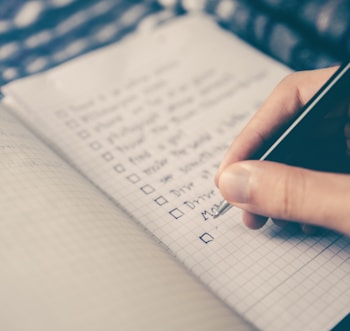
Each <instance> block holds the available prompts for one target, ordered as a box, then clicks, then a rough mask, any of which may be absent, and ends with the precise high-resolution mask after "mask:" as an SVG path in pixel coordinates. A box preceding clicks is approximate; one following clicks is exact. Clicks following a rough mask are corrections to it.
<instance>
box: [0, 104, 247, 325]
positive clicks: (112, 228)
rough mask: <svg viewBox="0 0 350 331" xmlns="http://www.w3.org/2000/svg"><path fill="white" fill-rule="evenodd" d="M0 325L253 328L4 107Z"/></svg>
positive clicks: (0, 119) (0, 123) (0, 120)
mask: <svg viewBox="0 0 350 331" xmlns="http://www.w3.org/2000/svg"><path fill="white" fill-rule="evenodd" d="M0 155H1V157H0V186H1V190H0V210H1V217H0V265H1V273H0V329H1V330H12V331H23V330H26V331H47V330H51V331H61V330H66V331H73V330H74V331H83V330H84V331H96V330H104V331H115V330H125V331H139V330H156V331H163V330H171V331H177V330H186V331H193V330H195V331H203V330H206V331H211V330H226V331H229V330H232V329H235V330H239V331H253V328H252V327H251V326H250V325H248V324H247V323H246V322H245V321H244V320H242V319H241V318H239V317H238V315H237V314H235V313H233V312H232V311H231V310H229V309H228V307H227V306H224V305H223V304H222V302H220V301H219V300H218V299H217V298H215V297H214V296H213V295H212V293H210V292H209V291H208V290H206V289H205V288H204V287H203V286H201V284H199V283H198V282H196V281H195V280H194V278H193V277H192V276H190V274H189V273H188V272H187V271H186V270H185V269H184V268H183V266H181V265H180V264H178V263H177V262H176V261H175V259H172V258H170V257H169V254H168V253H167V252H166V251H165V250H164V249H163V248H160V247H159V245H157V244H156V243H155V242H154V240H152V239H151V238H150V236H149V234H146V233H145V232H144V231H143V230H142V229H140V227H138V226H137V225H136V224H135V223H133V222H129V218H128V217H127V216H126V215H125V214H124V213H122V212H120V211H119V210H118V209H116V208H115V206H114V205H113V204H112V203H111V202H110V201H108V200H107V199H105V197H104V196H103V195H101V194H100V192H99V191H98V190H96V188H94V187H93V186H91V185H90V183H88V182H87V181H86V180H85V179H84V178H82V177H81V176H80V175H79V174H77V173H76V172H75V171H73V170H72V168H71V167H70V166H68V165H67V164H66V163H65V162H63V161H62V160H61V159H60V158H58V157H57V156H56V155H55V154H53V153H52V152H50V151H49V150H48V149H47V147H46V146H44V145H43V144H42V143H40V141H38V140H37V138H36V137H35V136H34V135H33V134H31V132H29V131H28V130H26V129H25V128H24V127H23V126H22V125H21V124H20V123H19V122H18V120H16V118H14V117H13V116H11V114H9V113H8V112H7V111H6V109H3V108H2V107H1V106H0Z"/></svg>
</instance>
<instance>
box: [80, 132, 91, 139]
mask: <svg viewBox="0 0 350 331" xmlns="http://www.w3.org/2000/svg"><path fill="white" fill-rule="evenodd" d="M78 136H79V137H80V138H81V139H87V138H89V137H90V133H89V131H86V130H81V131H79V132H78Z"/></svg>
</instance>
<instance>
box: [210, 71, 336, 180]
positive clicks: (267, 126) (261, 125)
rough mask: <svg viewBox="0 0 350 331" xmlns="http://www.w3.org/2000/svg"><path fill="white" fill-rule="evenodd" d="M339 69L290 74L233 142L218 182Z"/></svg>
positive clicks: (293, 113)
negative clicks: (227, 168)
mask: <svg viewBox="0 0 350 331" xmlns="http://www.w3.org/2000/svg"><path fill="white" fill-rule="evenodd" d="M335 70H336V68H335V67H334V68H327V69H321V70H315V71H304V72H296V73H293V74H291V75H289V76H287V77H286V78H285V79H284V80H283V81H282V82H281V83H280V84H279V85H278V86H277V87H276V88H275V89H274V91H273V92H272V94H271V95H270V97H269V98H268V99H267V100H266V102H265V103H264V104H263V106H262V107H261V108H260V109H259V111H258V112H257V113H256V114H255V116H254V117H253V118H252V119H251V120H250V122H249V123H248V124H247V126H246V127H245V128H244V129H243V131H242V132H241V133H240V135H239V136H237V137H236V139H235V140H234V142H233V143H232V145H231V147H230V148H229V150H228V152H227V153H226V156H225V157H224V159H223V161H222V163H221V165H220V167H219V169H218V171H217V174H216V177H215V182H216V185H218V182H219V177H220V175H221V173H222V171H223V170H224V169H225V168H226V167H227V166H228V165H230V164H232V163H234V162H237V161H240V160H244V159H247V158H249V157H250V156H251V155H252V154H253V153H254V152H255V151H256V150H257V148H258V147H259V146H261V145H262V144H263V142H264V141H265V140H266V139H269V137H270V136H271V135H272V134H273V133H274V132H275V131H276V130H277V129H278V128H279V127H281V126H282V125H283V124H285V123H286V122H288V121H289V120H290V119H291V118H292V117H293V116H294V115H295V113H296V112H297V111H298V110H299V109H300V108H301V107H302V106H303V105H304V104H305V103H306V102H307V101H308V100H309V99H310V98H311V97H312V96H313V95H314V94H315V93H316V91H317V90H318V89H319V88H320V87H321V86H322V85H323V83H324V82H325V81H326V80H327V79H328V78H329V77H330V76H331V75H332V74H333V73H334V71H335Z"/></svg>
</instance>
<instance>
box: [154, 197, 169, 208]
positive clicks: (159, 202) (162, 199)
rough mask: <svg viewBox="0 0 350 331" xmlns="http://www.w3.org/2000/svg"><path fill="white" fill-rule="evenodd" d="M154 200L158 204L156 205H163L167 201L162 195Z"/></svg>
mask: <svg viewBox="0 0 350 331" xmlns="http://www.w3.org/2000/svg"><path fill="white" fill-rule="evenodd" d="M154 201H155V202H156V203H157V204H158V206H163V205H165V204H166V203H167V202H168V200H167V199H165V198H164V197H163V196H160V197H158V198H157V199H154Z"/></svg>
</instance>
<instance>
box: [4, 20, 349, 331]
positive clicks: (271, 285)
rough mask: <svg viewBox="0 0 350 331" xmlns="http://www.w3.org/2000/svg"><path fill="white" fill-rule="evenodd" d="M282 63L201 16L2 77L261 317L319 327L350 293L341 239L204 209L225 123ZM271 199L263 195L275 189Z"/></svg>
mask: <svg viewBox="0 0 350 331" xmlns="http://www.w3.org/2000/svg"><path fill="white" fill-rule="evenodd" d="M288 73H289V70H288V69H286V68H285V67H283V66H281V65H279V64H277V63H276V62H273V61H272V60H271V59H268V58H267V57H265V56H264V55H262V54H260V53H259V52H258V51H257V50H255V49H253V48H250V47H248V46H247V45H245V44H244V43H243V42H242V41H240V40H238V39H236V38H235V37H233V36H232V35H230V34H228V33H227V32H225V31H223V30H221V29H220V28H219V27H217V26H216V25H215V24H214V23H213V22H212V21H210V19H208V18H204V17H197V16H195V17H185V18H182V19H178V20H176V21H173V22H171V23H169V24H168V25H165V26H163V27H162V28H160V29H158V30H156V31H153V32H149V33H147V32H142V33H141V32H140V33H139V34H138V35H137V34H136V35H134V36H132V37H130V38H128V39H127V40H125V41H123V42H121V43H119V44H117V45H116V46H112V47H109V48H107V49H104V50H100V51H98V52H96V53H93V54H90V55H88V56H85V57H82V58H80V59H78V60H75V61H72V62H70V63H68V64H66V65H64V66H61V67H59V68H57V69H55V70H52V71H49V72H47V73H46V74H43V75H40V76H36V77H33V78H31V79H26V80H23V81H19V82H17V83H14V84H13V85H10V86H9V87H8V88H7V89H6V90H5V93H7V94H8V95H10V97H12V98H13V99H12V100H14V101H15V102H17V105H19V106H20V107H19V108H18V109H20V110H19V111H20V116H21V117H22V118H24V119H25V120H26V121H27V122H29V123H30V124H31V125H32V126H34V127H35V129H36V130H37V131H39V132H40V133H41V135H42V136H43V137H45V139H47V140H48V141H49V142H50V143H51V145H52V146H53V147H54V148H56V149H57V150H59V151H60V152H61V153H63V154H64V155H65V156H66V158H67V159H69V160H70V162H72V163H73V164H74V165H75V166H76V167H77V168H78V169H79V170H80V171H81V172H82V173H84V174H85V175H86V176H87V177H88V178H90V180H92V181H93V182H94V183H95V184H96V185H97V186H98V187H99V188H100V189H101V190H103V191H104V192H105V194H106V195H108V196H109V197H110V198H111V199H113V200H114V201H115V202H116V204H118V205H119V206H120V207H121V208H123V209H125V210H127V212H128V213H130V214H131V215H132V216H133V217H134V218H135V219H136V220H137V221H138V222H140V223H142V225H144V226H145V227H146V228H147V229H149V230H150V231H151V232H152V233H153V234H154V235H155V236H156V237H157V238H159V240H161V241H162V242H163V243H164V244H165V245H166V246H167V247H168V248H169V250H170V251H171V252H172V253H173V254H174V255H175V256H176V257H177V258H178V259H179V260H180V261H182V262H183V263H184V264H185V265H186V266H187V268H188V269H189V270H191V271H192V272H193V273H194V274H195V275H196V276H197V277H198V278H200V279H201V280H202V281H203V282H204V283H205V284H207V286H209V287H210V288H211V289H212V290H213V291H214V292H215V293H216V294H217V295H218V296H219V297H220V298H222V300H224V301H225V302H226V303H227V304H229V305H230V306H231V307H233V308H234V309H236V310H237V311H239V313H241V314H242V315H243V316H245V317H246V318H247V319H248V320H250V321H251V322H252V323H254V324H255V325H256V326H257V327H258V328H259V329H261V330H269V331H273V330H299V329H300V330H301V329H304V330H310V331H312V330H318V331H319V330H328V329H329V328H330V327H332V326H334V325H335V324H336V323H337V322H338V321H339V320H340V319H341V318H342V317H343V316H345V315H346V314H347V313H348V309H349V306H350V275H349V272H350V265H349V263H348V259H349V256H350V255H349V240H348V239H347V238H344V237H342V236H340V235H337V234H333V233H327V234H324V235H322V236H319V237H306V236H304V235H302V234H298V233H291V232H288V231H285V230H281V229H279V228H278V229H277V228H275V227H273V226H267V227H265V228H264V229H263V230H260V231H257V232H252V231H250V230H247V229H245V228H244V226H243V225H242V222H241V216H240V212H239V211H238V210H235V209H233V210H231V211H230V213H227V215H224V216H223V217H220V218H219V219H216V220H214V219H213V214H214V212H215V210H216V208H217V206H218V204H219V202H220V200H221V197H220V194H219V192H218V191H217V190H216V188H215V187H214V183H213V177H214V174H215V172H216V169H217V167H218V165H219V162H220V160H221V159H222V157H223V154H224V153H225V151H226V150H227V148H228V146H229V144H230V143H231V141H232V139H233V138H234V137H235V135H236V134H237V133H238V132H239V131H240V129H241V128H242V127H243V126H244V124H245V123H246V122H247V120H248V119H249V118H250V117H251V115H252V114H253V113H254V112H255V111H256V109H257V108H258V107H259V106H260V105H261V103H262V102H263V101H264V100H265V98H266V97H267V96H268V94H269V93H270V91H271V90H272V88H273V87H274V86H275V85H276V84H277V83H278V82H279V81H280V80H281V78H282V77H284V76H285V75H287V74H288ZM271 198H272V199H273V197H271Z"/></svg>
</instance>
